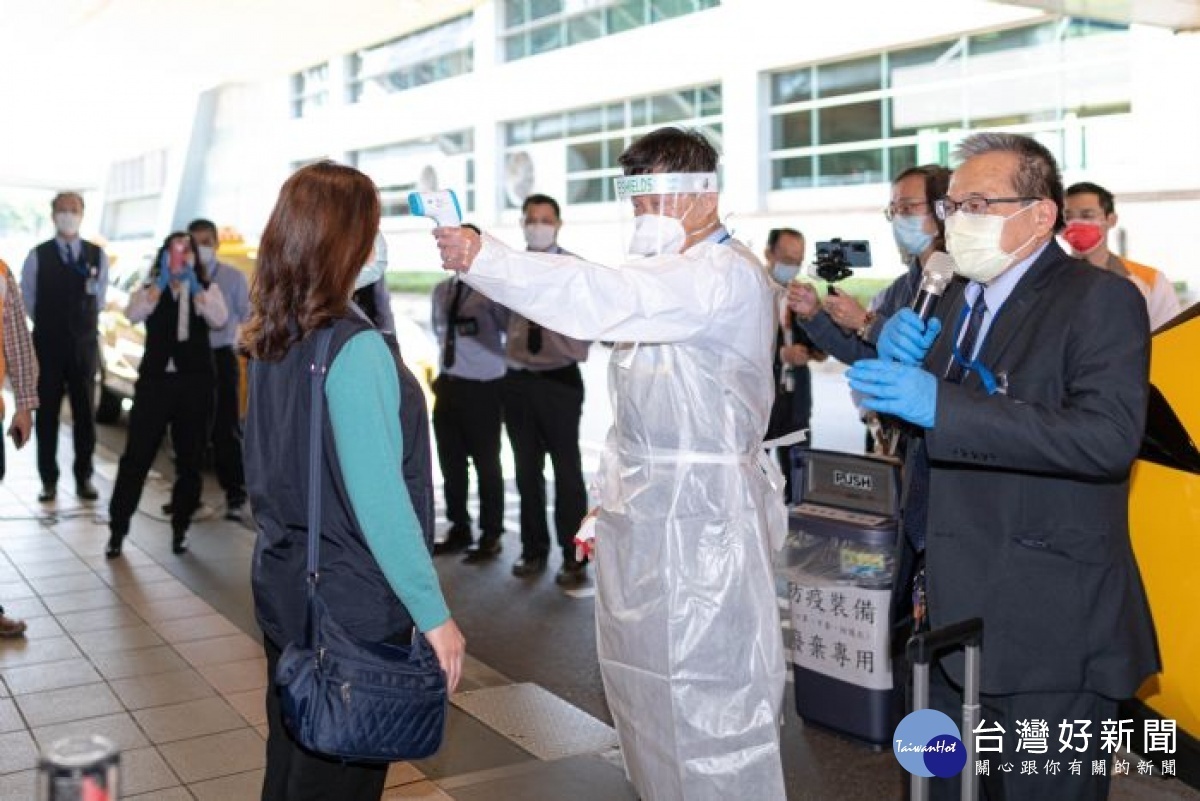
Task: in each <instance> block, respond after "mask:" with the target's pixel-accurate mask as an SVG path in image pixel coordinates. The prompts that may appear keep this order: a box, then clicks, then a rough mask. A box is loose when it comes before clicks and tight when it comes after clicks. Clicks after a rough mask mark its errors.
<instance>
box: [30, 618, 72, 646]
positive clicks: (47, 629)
mask: <svg viewBox="0 0 1200 801" xmlns="http://www.w3.org/2000/svg"><path fill="white" fill-rule="evenodd" d="M25 622H26V623H28V624H29V628H27V629H25V639H27V640H45V639H49V638H51V637H64V636H66V634H67V633H66V632H65V631H63V627H62V626H60V625H58V620H57V619H56V618H54V617H52V616H51V615H43V616H42V617H35V618H31V619H29V620H26V621H25Z"/></svg>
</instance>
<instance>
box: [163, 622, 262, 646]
mask: <svg viewBox="0 0 1200 801" xmlns="http://www.w3.org/2000/svg"><path fill="white" fill-rule="evenodd" d="M154 630H155V631H157V632H158V633H159V634H160V635H162V638H163V639H164V640H166V641H167V642H169V643H172V644H174V643H183V642H191V641H192V640H210V639H212V638H213V637H226V636H228V635H230V634H240V633H241V632H240V631H238V628H237V626H235V625H233V624H232V623H230V622H229V621H228V620H226V619H225V618H224V617H223V616H221V615H204V616H202V617H189V618H184V619H182V620H164V621H161V622H159V623H155V624H154Z"/></svg>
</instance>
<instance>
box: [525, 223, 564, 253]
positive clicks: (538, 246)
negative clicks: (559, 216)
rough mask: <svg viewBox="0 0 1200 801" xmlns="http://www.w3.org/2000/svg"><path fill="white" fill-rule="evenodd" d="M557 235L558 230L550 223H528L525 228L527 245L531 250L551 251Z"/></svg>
mask: <svg viewBox="0 0 1200 801" xmlns="http://www.w3.org/2000/svg"><path fill="white" fill-rule="evenodd" d="M557 234H558V229H557V228H555V227H554V226H553V225H550V224H549V223H528V224H527V225H526V226H525V244H526V245H528V246H529V249H530V250H549V249H550V247H551V246H552V245H553V244H554V237H555V236H556V235H557Z"/></svg>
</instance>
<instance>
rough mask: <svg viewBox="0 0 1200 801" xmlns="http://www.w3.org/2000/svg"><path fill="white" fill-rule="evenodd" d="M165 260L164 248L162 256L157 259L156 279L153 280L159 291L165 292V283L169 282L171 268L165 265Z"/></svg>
mask: <svg viewBox="0 0 1200 801" xmlns="http://www.w3.org/2000/svg"><path fill="white" fill-rule="evenodd" d="M167 261H168V259H167V252H166V251H165V250H164V251H163V254H162V258H161V259H159V260H158V280H156V281H155V282H154V285H155V286H156V287H158V291H159V292H166V291H167V284H169V283H171V268H170V267H168V266H167Z"/></svg>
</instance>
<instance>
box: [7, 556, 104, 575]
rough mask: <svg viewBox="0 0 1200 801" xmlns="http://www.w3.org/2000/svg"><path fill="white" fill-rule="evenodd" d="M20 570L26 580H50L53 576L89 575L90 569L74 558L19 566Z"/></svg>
mask: <svg viewBox="0 0 1200 801" xmlns="http://www.w3.org/2000/svg"><path fill="white" fill-rule="evenodd" d="M17 569H18V570H20V571H21V575H23V576H24V577H25V578H26V580H28V579H35V578H49V577H51V576H66V575H70V574H72V573H87V572H89V571H90V568H89V567H88V566H87V565H86V564H84V563H83V562H82V561H80V560H79V559H76V558H75V557H74V556H72V557H70V558H68V559H52V560H51V561H49V562H34V563H32V564H27V565H18V568H17Z"/></svg>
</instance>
